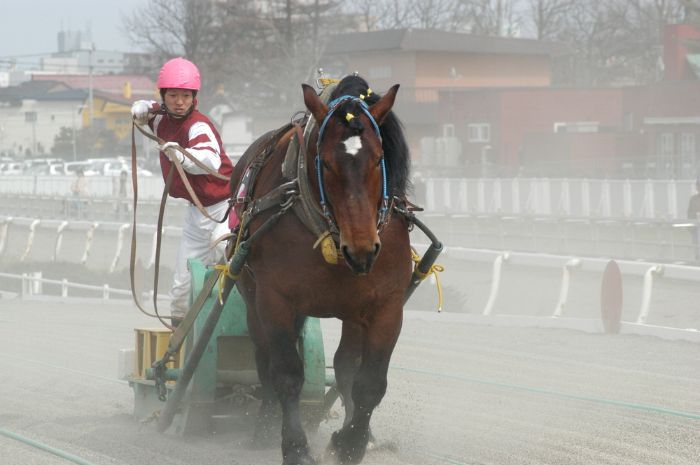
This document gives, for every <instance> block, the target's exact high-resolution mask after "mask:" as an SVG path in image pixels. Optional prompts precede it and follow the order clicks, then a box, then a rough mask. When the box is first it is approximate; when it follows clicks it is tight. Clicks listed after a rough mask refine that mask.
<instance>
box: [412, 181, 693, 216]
mask: <svg viewBox="0 0 700 465" xmlns="http://www.w3.org/2000/svg"><path fill="white" fill-rule="evenodd" d="M424 182H425V199H418V202H424V203H425V207H426V211H427V212H429V213H444V214H477V215H540V216H549V215H555V216H568V217H595V218H607V217H613V218H640V219H659V220H660V219H663V220H678V219H684V218H685V217H686V206H687V205H688V199H689V198H690V196H691V195H693V194H694V193H695V186H694V185H695V183H694V181H693V180H629V179H624V180H606V179H551V178H546V179H535V178H513V179H467V178H428V179H426V180H425V181H424Z"/></svg>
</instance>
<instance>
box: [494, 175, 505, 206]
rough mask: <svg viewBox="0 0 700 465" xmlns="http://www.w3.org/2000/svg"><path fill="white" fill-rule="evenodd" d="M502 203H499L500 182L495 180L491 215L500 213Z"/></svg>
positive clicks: (497, 179) (498, 179)
mask: <svg viewBox="0 0 700 465" xmlns="http://www.w3.org/2000/svg"><path fill="white" fill-rule="evenodd" d="M501 210H503V202H502V201H501V180H500V178H496V179H494V181H493V213H501Z"/></svg>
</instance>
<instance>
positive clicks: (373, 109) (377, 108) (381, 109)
mask: <svg viewBox="0 0 700 465" xmlns="http://www.w3.org/2000/svg"><path fill="white" fill-rule="evenodd" d="M398 91H399V84H394V85H393V86H391V89H389V90H388V91H387V93H386V94H384V96H383V97H382V98H380V99H379V100H377V101H376V102H375V104H374V105H372V106H370V107H369V112H370V114H371V115H372V118H374V120H375V121H376V122H377V124H382V123H383V122H384V118H386V115H388V114H389V111H390V110H391V107H393V106H394V100H396V93H397V92H398Z"/></svg>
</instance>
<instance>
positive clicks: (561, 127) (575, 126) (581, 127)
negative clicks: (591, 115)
mask: <svg viewBox="0 0 700 465" xmlns="http://www.w3.org/2000/svg"><path fill="white" fill-rule="evenodd" d="M554 132H555V133H556V134H561V133H569V132H598V122H597V121H572V122H561V123H554Z"/></svg>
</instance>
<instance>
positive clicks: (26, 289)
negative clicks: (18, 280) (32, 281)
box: [19, 273, 31, 297]
mask: <svg viewBox="0 0 700 465" xmlns="http://www.w3.org/2000/svg"><path fill="white" fill-rule="evenodd" d="M30 294H31V289H30V286H29V279H28V276H27V273H22V285H21V286H20V291H19V296H20V297H26V296H27V295H30Z"/></svg>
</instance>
